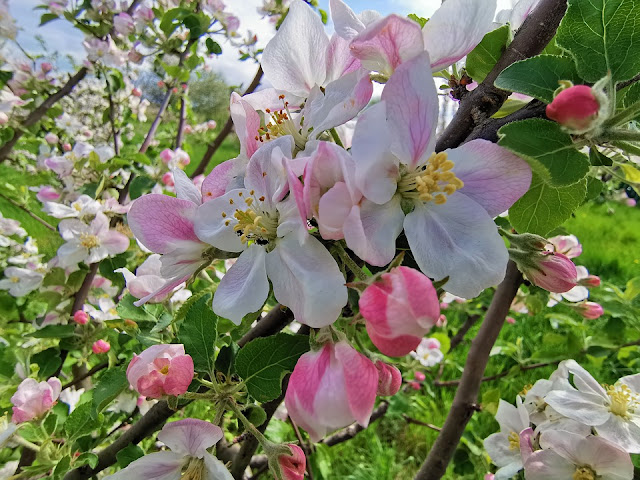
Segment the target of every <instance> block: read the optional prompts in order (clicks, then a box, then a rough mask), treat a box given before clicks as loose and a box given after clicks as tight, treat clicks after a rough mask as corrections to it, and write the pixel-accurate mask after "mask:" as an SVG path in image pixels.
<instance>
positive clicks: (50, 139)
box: [44, 132, 59, 145]
mask: <svg viewBox="0 0 640 480" xmlns="http://www.w3.org/2000/svg"><path fill="white" fill-rule="evenodd" d="M44 140H45V141H46V142H47V143H48V144H49V145H53V144H56V143H58V140H59V138H58V136H57V135H56V134H55V133H51V132H49V133H47V134H46V135H45V136H44Z"/></svg>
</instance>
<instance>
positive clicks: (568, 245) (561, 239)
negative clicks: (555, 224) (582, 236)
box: [548, 235, 582, 258]
mask: <svg viewBox="0 0 640 480" xmlns="http://www.w3.org/2000/svg"><path fill="white" fill-rule="evenodd" d="M548 242H549V243H550V244H551V245H553V248H554V249H555V251H556V252H558V253H562V254H563V255H565V256H567V257H568V258H576V257H579V256H580V255H581V254H582V244H580V241H579V240H578V237H576V236H575V235H556V236H555V237H551V238H549V239H548Z"/></svg>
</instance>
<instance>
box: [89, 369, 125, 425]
mask: <svg viewBox="0 0 640 480" xmlns="http://www.w3.org/2000/svg"><path fill="white" fill-rule="evenodd" d="M128 386H129V381H128V380H127V374H126V368H125V367H120V368H113V369H109V370H107V371H106V372H104V373H103V374H102V376H101V377H100V380H99V381H98V383H97V385H96V386H95V388H94V389H93V408H92V409H91V416H92V418H97V417H98V414H99V413H100V412H102V410H104V409H105V408H106V407H107V406H108V405H109V404H110V403H111V402H112V401H113V400H115V398H116V397H117V396H118V395H120V393H122V392H123V391H124V390H125V389H126V388H127V387H128Z"/></svg>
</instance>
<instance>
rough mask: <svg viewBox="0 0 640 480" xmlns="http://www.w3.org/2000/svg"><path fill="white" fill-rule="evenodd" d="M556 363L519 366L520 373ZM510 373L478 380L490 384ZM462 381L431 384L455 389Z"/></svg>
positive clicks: (505, 372) (501, 373) (508, 371)
mask: <svg viewBox="0 0 640 480" xmlns="http://www.w3.org/2000/svg"><path fill="white" fill-rule="evenodd" d="M558 363H560V360H556V361H553V362H544V363H533V364H531V365H520V371H521V372H524V371H526V370H535V369H536V368H542V367H548V366H549V365H557V364H558ZM510 373H512V372H511V370H510V369H509V370H505V371H504V372H500V373H496V374H495V375H489V376H488V377H482V378H481V379H480V381H481V382H490V381H492V380H497V379H499V378H504V377H506V376H508V375H509V374H510ZM461 381H462V379H460V378H459V379H457V380H446V381H444V382H441V381H435V382H433V384H434V385H435V386H436V387H455V386H457V385H460V382H461Z"/></svg>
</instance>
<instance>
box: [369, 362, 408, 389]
mask: <svg viewBox="0 0 640 480" xmlns="http://www.w3.org/2000/svg"><path fill="white" fill-rule="evenodd" d="M375 365H376V368H377V369H378V395H381V396H385V397H388V396H391V395H395V394H396V393H398V390H400V386H401V385H402V375H401V374H400V370H398V369H397V368H396V367H395V366H393V365H389V364H387V363H384V362H381V361H380V360H378V361H377V362H376V363H375Z"/></svg>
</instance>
